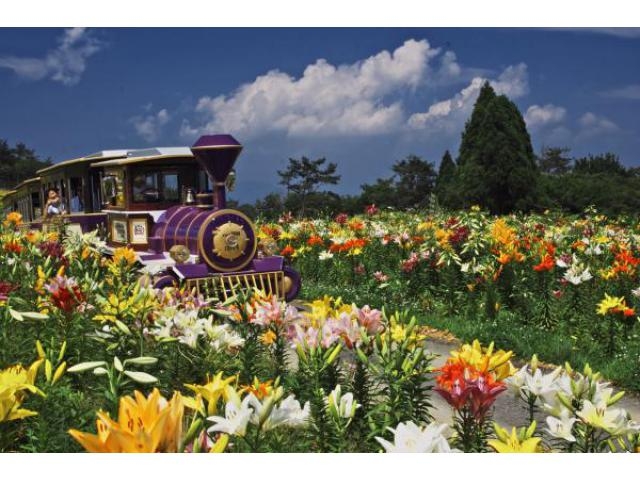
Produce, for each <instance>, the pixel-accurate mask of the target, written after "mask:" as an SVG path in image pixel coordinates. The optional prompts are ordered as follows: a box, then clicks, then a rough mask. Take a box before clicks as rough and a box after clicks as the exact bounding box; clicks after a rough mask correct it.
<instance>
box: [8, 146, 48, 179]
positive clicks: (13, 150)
mask: <svg viewBox="0 0 640 480" xmlns="http://www.w3.org/2000/svg"><path fill="white" fill-rule="evenodd" d="M49 165H51V160H50V159H46V160H41V159H40V158H39V157H38V156H37V155H36V153H35V151H34V150H32V149H30V148H28V147H27V146H26V145H25V144H24V143H17V144H16V145H15V146H14V147H10V146H9V144H8V143H7V141H6V140H2V139H0V188H13V187H15V186H16V185H17V184H18V183H20V182H22V181H23V180H27V179H28V178H32V177H35V176H36V171H37V170H40V169H41V168H45V167H47V166H49Z"/></svg>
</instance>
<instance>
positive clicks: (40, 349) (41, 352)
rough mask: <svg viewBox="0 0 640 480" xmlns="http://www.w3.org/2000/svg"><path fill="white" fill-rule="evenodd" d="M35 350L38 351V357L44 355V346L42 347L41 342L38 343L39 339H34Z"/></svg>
mask: <svg viewBox="0 0 640 480" xmlns="http://www.w3.org/2000/svg"><path fill="white" fill-rule="evenodd" d="M36 350H37V351H38V358H44V357H45V353H44V348H42V344H41V343H40V340H36Z"/></svg>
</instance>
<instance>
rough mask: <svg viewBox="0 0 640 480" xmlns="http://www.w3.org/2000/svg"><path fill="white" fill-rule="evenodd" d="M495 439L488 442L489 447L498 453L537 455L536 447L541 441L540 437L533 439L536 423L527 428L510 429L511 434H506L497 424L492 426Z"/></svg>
mask: <svg viewBox="0 0 640 480" xmlns="http://www.w3.org/2000/svg"><path fill="white" fill-rule="evenodd" d="M493 427H494V429H495V432H496V436H497V437H498V438H497V439H493V440H489V441H488V442H487V443H488V444H489V446H491V447H493V449H494V450H495V451H496V452H498V453H539V449H538V445H539V443H540V441H541V440H542V439H541V438H540V437H534V436H533V434H534V433H535V430H536V422H533V423H532V424H531V425H530V426H529V428H526V429H525V428H520V429H518V430H516V428H515V427H513V428H512V429H511V433H509V432H507V430H505V429H504V428H502V427H501V426H500V425H498V424H497V423H494V424H493Z"/></svg>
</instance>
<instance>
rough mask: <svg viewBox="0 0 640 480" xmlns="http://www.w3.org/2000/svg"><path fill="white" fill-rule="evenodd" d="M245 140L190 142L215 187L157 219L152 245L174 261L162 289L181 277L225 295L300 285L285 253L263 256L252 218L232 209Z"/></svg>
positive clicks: (289, 291)
mask: <svg viewBox="0 0 640 480" xmlns="http://www.w3.org/2000/svg"><path fill="white" fill-rule="evenodd" d="M241 151H242V145H241V144H240V143H239V142H238V141H237V140H236V139H235V138H233V137H232V136H231V135H205V136H202V137H200V138H199V139H198V141H197V142H196V143H195V144H194V145H193V146H192V147H191V152H192V153H193V156H194V157H195V159H196V161H197V162H198V164H199V165H200V166H201V167H202V168H203V170H204V171H205V172H206V174H207V176H208V178H209V182H210V185H211V186H212V192H198V193H196V194H195V202H194V201H193V192H187V195H186V200H187V201H185V204H184V205H178V206H174V207H170V208H168V209H167V210H166V211H165V212H164V213H163V214H162V215H161V216H160V217H159V218H158V220H157V221H156V222H155V224H154V226H153V230H152V235H151V237H150V238H149V245H150V247H151V249H152V250H154V251H155V252H156V253H157V254H161V253H162V254H164V255H165V256H166V255H167V254H168V255H169V256H170V257H171V259H172V260H173V261H174V262H175V263H174V264H173V265H172V266H171V267H169V268H168V269H166V270H165V271H164V272H163V275H162V276H161V277H160V278H159V279H158V280H156V282H155V287H156V288H163V287H165V286H167V285H170V284H174V283H175V282H176V280H178V281H179V282H184V283H186V286H187V288H196V289H197V291H198V292H199V293H205V294H215V295H217V296H218V297H219V298H222V299H226V298H228V297H229V296H232V295H235V294H236V293H238V292H240V291H242V290H247V289H250V288H253V289H259V290H263V291H265V292H267V293H271V294H274V295H276V296H278V297H279V298H284V299H286V300H292V299H294V298H295V297H296V296H297V294H298V292H299V290H300V285H301V281H300V275H299V274H298V272H296V271H295V270H294V269H292V268H290V267H289V266H287V265H285V264H284V258H283V257H280V256H264V255H258V238H257V236H256V229H255V227H254V225H253V222H252V221H251V219H249V218H248V217H247V216H246V215H245V214H244V213H242V212H240V211H238V210H234V209H230V208H227V202H226V182H227V178H228V176H229V173H230V172H231V170H232V168H233V166H234V164H235V162H236V160H237V158H238V156H239V155H240V152H241Z"/></svg>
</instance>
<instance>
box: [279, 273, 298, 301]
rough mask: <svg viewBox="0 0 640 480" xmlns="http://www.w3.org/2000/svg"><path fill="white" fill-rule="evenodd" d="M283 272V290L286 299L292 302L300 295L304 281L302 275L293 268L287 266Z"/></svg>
mask: <svg viewBox="0 0 640 480" xmlns="http://www.w3.org/2000/svg"><path fill="white" fill-rule="evenodd" d="M282 270H283V271H284V279H283V281H282V284H283V285H282V289H283V291H284V292H285V295H284V299H285V300H286V301H287V302H290V301H291V300H293V299H294V298H296V297H297V296H298V293H300V288H301V287H302V280H301V278H300V274H299V273H298V272H297V271H296V270H294V269H293V268H291V267H287V266H285V267H284V268H283V269H282Z"/></svg>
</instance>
